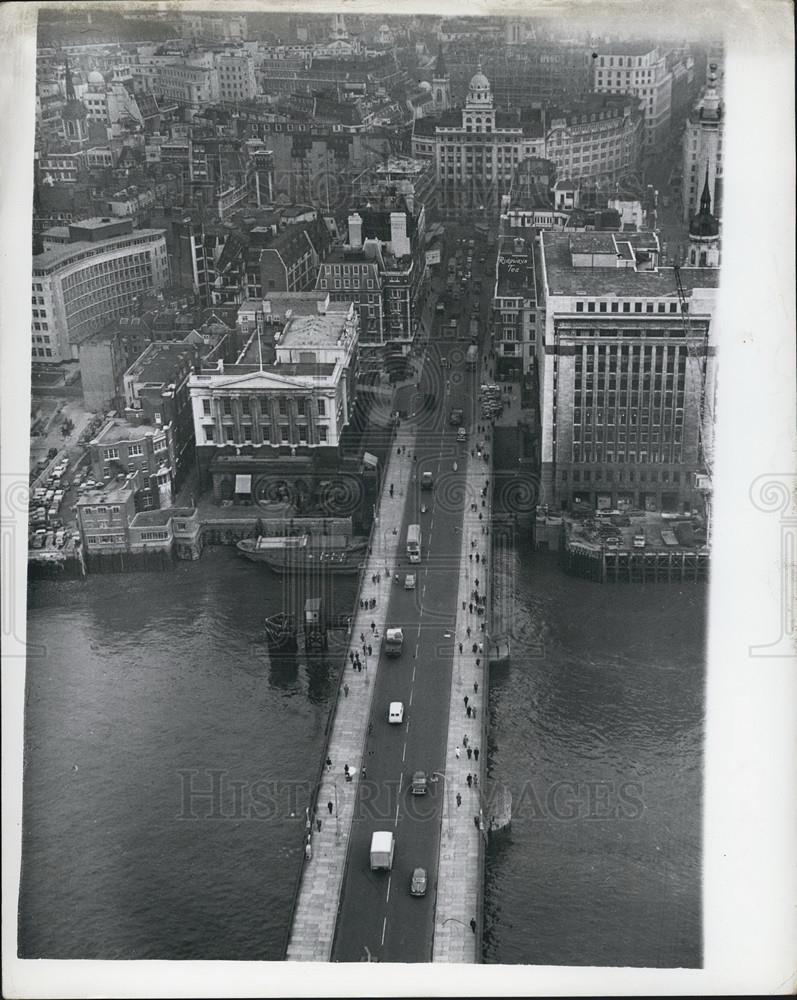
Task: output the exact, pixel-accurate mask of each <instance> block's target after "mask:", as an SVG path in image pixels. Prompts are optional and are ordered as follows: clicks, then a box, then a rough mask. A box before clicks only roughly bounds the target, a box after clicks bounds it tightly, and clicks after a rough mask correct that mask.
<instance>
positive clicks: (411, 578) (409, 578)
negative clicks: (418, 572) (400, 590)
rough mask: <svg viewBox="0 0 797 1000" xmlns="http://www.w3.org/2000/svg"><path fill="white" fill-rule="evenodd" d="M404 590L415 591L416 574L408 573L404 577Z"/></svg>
mask: <svg viewBox="0 0 797 1000" xmlns="http://www.w3.org/2000/svg"><path fill="white" fill-rule="evenodd" d="M404 589H405V590H415V574H414V573H407V575H406V576H405V577H404Z"/></svg>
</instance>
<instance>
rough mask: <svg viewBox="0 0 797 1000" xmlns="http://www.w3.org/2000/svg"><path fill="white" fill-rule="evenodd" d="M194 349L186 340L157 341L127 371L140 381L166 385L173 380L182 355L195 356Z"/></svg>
mask: <svg viewBox="0 0 797 1000" xmlns="http://www.w3.org/2000/svg"><path fill="white" fill-rule="evenodd" d="M193 353H194V352H193V351H192V350H191V347H190V345H189V344H186V343H185V341H182V340H178V341H162V340H161V341H156V342H155V343H154V344H150V345H149V346H148V347H147V349H146V350H145V351H144V353H143V354H142V355H141V356H140V357H139V358H138V359H137V360H136V361H134V362H133V364H132V365H130V367H129V368H128V369H127V371H126V372H125V374H126V375H132V376H135V377H136V378H137V381H139V382H150V383H153V384H156V385H158V384H159V385H164V384H166V383H168V382H170V381H171V380H172V378H173V377H174V373H175V369H176V368H177V366H178V362H179V360H180V358H182V357H193Z"/></svg>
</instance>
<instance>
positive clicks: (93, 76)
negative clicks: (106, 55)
mask: <svg viewBox="0 0 797 1000" xmlns="http://www.w3.org/2000/svg"><path fill="white" fill-rule="evenodd" d="M88 82H89V84H90V85H91V86H92V87H104V86H105V77H104V76H103V75H102V73H100V71H99V70H98V69H93V70H92V71H91V72H90V73H89V76H88Z"/></svg>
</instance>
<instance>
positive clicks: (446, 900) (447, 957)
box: [432, 425, 491, 963]
mask: <svg viewBox="0 0 797 1000" xmlns="http://www.w3.org/2000/svg"><path fill="white" fill-rule="evenodd" d="M487 426H488V427H489V425H487ZM485 444H486V446H487V454H488V456H489V449H490V437H489V436H488V437H487V440H485V434H482V433H478V432H477V430H476V428H474V429H473V430H472V431H471V434H470V435H469V441H468V457H467V473H466V483H467V485H466V490H465V515H464V519H463V525H462V550H461V557H460V568H459V586H458V593H457V620H456V626H455V633H454V635H455V645H454V665H453V671H452V676H451V702H450V706H449V715H448V742H447V748H446V766H445V774H446V789H445V792H446V801H445V806H444V813H443V821H442V826H441V830H440V856H439V862H438V869H437V905H436V908H435V929H434V950H433V953H432V961H434V962H474V963H475V962H480V961H481V902H482V889H483V885H482V882H483V871H482V840H481V838H482V836H483V834H482V832H481V830H480V828H479V821H480V812H481V810H480V801H481V792H480V786H481V787H483V778H484V774H485V773H486V757H485V754H486V750H487V739H486V732H487V725H486V724H487V693H488V683H487V682H488V671H487V659H488V656H487V648H488V643H487V641H486V633H485V631H482V626H484V628H485V630H486V631H487V632H489V624H488V623H487V622H486V614H478V613H477V605H476V603H475V601H474V598H475V596H476V594H477V593H478V595H479V599H480V600H481V599H483V597H484V595H485V594H486V593H487V587H488V585H489V576H488V571H491V567H490V565H489V563H488V564H487V565H485V563H484V561H483V560H484V557H485V555H486V554H487V552H488V551H489V535H488V532H489V525H490V506H489V497H490V491H489V489H488V488H486V487H487V482H488V478H489V476H490V470H491V465H490V462H489V461H485V457H484V456H485V450H484V449H485ZM471 449H473V450H474V451H475V452H476V454H475V455H474V456H473V457H471V455H470V450H471ZM482 490H484V496H482ZM482 504H484V506H482ZM480 518H481V519H480ZM477 554H478V557H479V561H478V562H477V561H476V556H477ZM477 581H478V584H477ZM485 606H486V607H487V608H489V606H490V605H489V601H488V602H487V603H486V605H485ZM474 645H475V647H476V648H475V652H474ZM460 647H461V649H462V651H461V652H460ZM468 708H470V709H471V713H472V714H471V715H470V717H469V716H468V711H467V710H468ZM474 709H475V715H474V714H473V710H474ZM466 740H467V746H466V745H465V741H466ZM469 749H470V750H471V751H472V756H470V757H469V755H468V750H469ZM477 751H478V753H477ZM477 757H478V759H477ZM468 775H471V777H472V779H473V780H472V783H471V785H470V786H469V785H468V780H467V779H468Z"/></svg>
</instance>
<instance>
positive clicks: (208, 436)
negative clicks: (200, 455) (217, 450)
mask: <svg viewBox="0 0 797 1000" xmlns="http://www.w3.org/2000/svg"><path fill="white" fill-rule="evenodd" d="M213 432H214V428H213V427H206V428H205V444H213V440H214V438H213Z"/></svg>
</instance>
